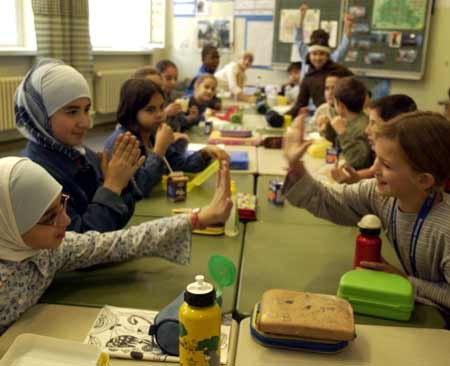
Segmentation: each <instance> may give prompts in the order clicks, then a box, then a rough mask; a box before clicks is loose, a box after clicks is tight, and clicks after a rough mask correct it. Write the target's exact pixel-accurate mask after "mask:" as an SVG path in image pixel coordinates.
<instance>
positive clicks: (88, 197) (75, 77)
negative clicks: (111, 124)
mask: <svg viewBox="0 0 450 366" xmlns="http://www.w3.org/2000/svg"><path fill="white" fill-rule="evenodd" d="M14 103H15V113H16V125H17V129H18V130H19V132H20V133H22V135H24V136H25V137H26V138H27V139H28V144H27V147H26V149H25V152H24V155H25V156H27V157H29V158H30V159H32V160H33V161H35V162H36V163H38V164H39V165H41V166H43V167H44V168H45V169H46V170H47V171H48V172H49V173H50V174H51V175H52V176H53V177H54V178H55V179H56V180H57V181H58V182H59V183H60V184H61V185H62V186H63V192H64V193H67V194H69V195H70V196H71V197H72V199H71V200H70V202H69V204H68V207H67V212H68V215H69V216H70V218H71V223H70V225H69V230H72V231H76V232H80V233H83V232H85V231H89V230H96V231H100V232H106V231H112V230H117V229H121V228H123V227H124V226H125V225H126V223H127V222H128V220H129V218H130V217H131V216H132V214H133V212H134V203H135V201H136V200H137V199H139V198H141V195H140V192H139V190H138V189H136V188H135V186H134V185H133V184H130V179H131V177H133V174H134V172H135V171H136V169H137V168H138V167H136V165H140V164H142V162H143V160H142V159H141V160H140V158H139V155H140V153H139V151H138V150H139V146H138V143H137V141H136V139H135V137H132V136H131V135H130V134H128V135H125V136H121V137H120V139H119V140H118V142H117V144H116V149H115V153H114V154H113V155H112V157H111V160H109V159H108V155H107V154H105V153H104V154H103V155H102V157H100V158H99V157H98V156H97V155H96V154H95V153H94V152H93V151H92V150H90V149H88V148H87V147H85V146H84V145H83V142H84V138H85V135H86V132H87V130H88V128H90V127H91V119H90V115H89V111H90V107H91V96H90V91H89V86H88V83H87V82H86V80H85V79H84V77H83V76H82V75H81V74H80V73H79V72H78V71H76V70H75V69H74V68H72V67H71V66H68V65H65V64H64V63H63V62H62V61H59V60H55V59H41V60H40V61H38V62H37V63H36V64H35V65H34V66H33V67H32V69H31V70H30V71H29V72H28V74H27V75H26V76H25V78H24V80H23V81H22V83H21V84H20V85H19V87H18V88H17V91H16V96H15V100H14ZM134 168H136V169H134ZM130 174H131V175H130Z"/></svg>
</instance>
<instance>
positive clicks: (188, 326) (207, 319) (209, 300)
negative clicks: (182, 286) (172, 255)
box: [179, 275, 221, 366]
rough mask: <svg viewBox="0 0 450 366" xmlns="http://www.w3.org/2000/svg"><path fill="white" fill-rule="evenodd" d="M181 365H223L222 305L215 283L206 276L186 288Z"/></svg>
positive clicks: (181, 313)
mask: <svg viewBox="0 0 450 366" xmlns="http://www.w3.org/2000/svg"><path fill="white" fill-rule="evenodd" d="M179 321H180V335H179V337H180V342H179V343H180V365H181V366H219V365H220V324H221V313H220V307H219V305H218V304H217V302H216V292H215V290H214V286H213V285H211V284H210V283H208V282H205V278H204V276H202V275H197V276H195V282H193V283H191V284H189V285H188V286H187V287H186V290H185V291H184V302H183V304H182V305H181V306H180V312H179Z"/></svg>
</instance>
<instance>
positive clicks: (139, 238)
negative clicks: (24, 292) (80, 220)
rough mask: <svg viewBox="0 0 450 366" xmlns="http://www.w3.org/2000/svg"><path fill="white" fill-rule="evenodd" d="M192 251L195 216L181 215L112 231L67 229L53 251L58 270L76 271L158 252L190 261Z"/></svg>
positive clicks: (159, 255)
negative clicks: (76, 232) (83, 232)
mask: <svg viewBox="0 0 450 366" xmlns="http://www.w3.org/2000/svg"><path fill="white" fill-rule="evenodd" d="M190 255H191V220H190V216H189V215H177V216H173V217H167V218H162V219H158V220H154V221H149V222H145V223H143V224H141V225H138V226H132V227H130V228H128V229H126V230H118V231H113V232H109V233H98V232H96V231H90V232H88V233H85V234H83V235H78V234H75V233H70V232H68V233H66V238H65V239H64V242H63V244H62V245H61V246H60V247H59V248H58V249H56V250H54V251H50V252H49V259H50V261H51V263H52V266H53V269H54V271H55V272H56V271H72V270H74V269H78V268H86V267H90V266H93V265H95V264H99V263H113V262H122V261H125V260H129V259H133V258H140V257H143V256H157V257H162V258H165V259H168V260H170V261H173V262H176V263H180V264H187V263H189V262H190Z"/></svg>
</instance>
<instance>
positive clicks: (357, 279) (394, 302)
mask: <svg viewBox="0 0 450 366" xmlns="http://www.w3.org/2000/svg"><path fill="white" fill-rule="evenodd" d="M338 295H339V296H340V297H344V298H346V299H348V300H349V301H350V302H351V301H352V300H354V301H363V302H371V303H373V304H379V305H382V306H392V307H405V308H407V309H412V308H413V307H414V291H413V287H412V285H411V283H410V282H409V281H408V280H407V279H406V278H403V277H401V276H399V275H395V274H392V273H385V272H379V271H372V270H368V269H356V270H352V271H349V272H347V273H345V274H344V275H343V276H342V277H341V281H340V283H339V291H338Z"/></svg>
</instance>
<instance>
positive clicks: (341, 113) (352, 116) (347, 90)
mask: <svg viewBox="0 0 450 366" xmlns="http://www.w3.org/2000/svg"><path fill="white" fill-rule="evenodd" d="M333 94H334V108H335V110H336V113H337V114H338V115H337V116H336V117H334V118H332V119H331V120H330V121H329V124H330V125H331V127H332V130H331V129H328V130H329V131H330V132H331V133H327V135H326V138H327V139H328V140H329V141H331V142H333V143H334V144H335V145H337V148H339V149H340V150H342V154H343V155H344V158H345V160H346V162H347V163H348V164H349V165H350V166H351V167H353V168H355V169H363V168H368V167H370V166H371V165H372V163H373V156H372V150H371V149H370V145H369V142H368V141H367V138H366V134H365V129H366V127H367V124H368V121H369V118H368V117H367V115H366V114H365V113H364V111H363V108H364V103H365V101H366V96H367V90H366V87H365V86H364V84H363V83H362V82H360V81H359V80H357V79H355V78H354V77H345V78H341V79H339V80H338V82H337V83H336V86H335V88H334V93H333Z"/></svg>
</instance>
